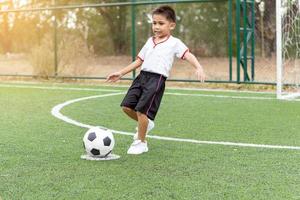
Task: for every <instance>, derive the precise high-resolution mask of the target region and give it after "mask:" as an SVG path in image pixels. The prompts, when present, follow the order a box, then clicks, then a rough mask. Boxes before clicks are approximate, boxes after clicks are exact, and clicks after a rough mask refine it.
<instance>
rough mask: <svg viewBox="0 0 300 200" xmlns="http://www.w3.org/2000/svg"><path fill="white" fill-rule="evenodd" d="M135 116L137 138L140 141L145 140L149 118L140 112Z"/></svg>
mask: <svg viewBox="0 0 300 200" xmlns="http://www.w3.org/2000/svg"><path fill="white" fill-rule="evenodd" d="M137 118H138V139H139V140H141V141H142V142H145V138H146V132H147V127H148V123H149V120H148V117H147V115H145V114H143V113H140V112H137Z"/></svg>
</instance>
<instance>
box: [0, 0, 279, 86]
mask: <svg viewBox="0 0 300 200" xmlns="http://www.w3.org/2000/svg"><path fill="white" fill-rule="evenodd" d="M237 1H240V0H191V1H187V0H181V1H180V0H173V1H123V2H115V3H111V2H110V3H109V2H108V3H98V4H84V5H78V4H76V5H57V4H56V5H50V6H47V7H37V8H32V7H31V8H28V7H26V6H25V7H24V8H12V7H8V6H3V5H2V6H1V4H0V6H1V7H2V10H1V11H0V24H1V26H2V28H1V29H0V34H1V38H0V75H2V76H42V77H64V78H66V77H69V78H81V79H94V78H95V79H103V78H105V77H106V75H107V74H108V73H110V72H113V71H116V70H118V69H121V68H123V67H125V66H126V65H127V64H129V63H130V62H131V61H132V60H134V59H135V56H136V55H137V53H138V51H139V49H141V47H142V46H143V44H144V43H145V42H146V40H147V38H148V37H150V36H151V20H150V19H151V11H152V10H153V9H154V8H155V7H157V6H158V5H160V4H170V5H171V6H172V7H173V8H174V9H175V11H176V14H177V25H176V30H175V31H174V33H173V35H174V36H176V37H178V38H180V39H182V40H183V41H184V42H185V43H186V44H187V46H188V47H189V48H190V51H191V52H192V53H193V54H195V55H196V57H197V58H198V59H199V61H200V63H201V64H202V65H203V67H204V69H205V71H206V74H207V77H208V81H209V82H234V83H242V82H246V83H274V82H275V62H274V55H273V52H274V45H273V43H274V44H275V39H276V38H275V32H273V31H274V30H273V28H272V26H273V24H272V23H269V22H270V21H272V12H273V11H272V6H273V5H269V7H267V6H265V8H266V9H267V10H265V11H264V13H267V14H268V17H266V14H265V16H264V17H262V16H261V13H259V12H258V11H259V5H261V4H260V3H256V4H255V7H254V11H255V28H253V33H255V34H254V35H255V38H256V40H255V51H254V53H255V60H254V61H255V62H254V63H255V64H254V70H255V76H254V77H253V79H249V80H247V79H242V78H241V79H240V80H239V76H240V74H243V72H242V71H240V72H238V71H239V70H248V69H245V68H241V69H239V68H240V66H239V65H238V64H239V62H240V60H238V57H239V56H238V55H240V52H239V51H240V47H242V46H243V43H242V42H241V44H239V43H237V38H238V37H239V36H241V37H243V35H242V33H239V30H237V29H239V27H238V26H237V22H238V21H242V20H243V16H247V15H248V13H251V10H250V9H251V7H250V6H249V7H247V8H246V9H245V10H242V12H241V13H238V12H237V10H239V9H240V7H241V6H240V5H238V2H237ZM242 1H244V0H242ZM253 2H254V0H253ZM73 3H76V1H74V2H73ZM36 6H41V5H36ZM269 8H270V9H271V11H268V9H269ZM274 8H275V5H274ZM252 11H253V10H252ZM243 12H244V14H243ZM245 13H246V15H245ZM252 14H254V13H252ZM262 18H263V20H262ZM266 18H268V19H266ZM258 22H260V23H262V24H260V23H258ZM267 23H268V24H267ZM265 25H267V26H266V27H265ZM274 26H275V24H274ZM262 27H264V28H265V30H262ZM273 36H274V37H273ZM273 39H274V40H273ZM266 40H267V41H266ZM248 48H250V47H247V48H246V49H248ZM249 70H250V69H249ZM134 77H135V73H133V74H128V75H127V76H125V79H132V78H134ZM195 79H196V76H195V74H194V69H193V68H192V67H191V66H190V65H189V64H188V63H187V62H185V61H181V60H176V61H175V63H174V67H173V69H172V71H171V76H170V78H169V80H173V81H196V80H195Z"/></svg>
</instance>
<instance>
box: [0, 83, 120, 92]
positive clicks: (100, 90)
mask: <svg viewBox="0 0 300 200" xmlns="http://www.w3.org/2000/svg"><path fill="white" fill-rule="evenodd" d="M0 87H8V88H30V89H45V90H75V91H95V92H120V91H122V90H116V89H101V88H99V89H95V88H69V87H47V86H31V85H30V86H29V85H9V84H0Z"/></svg>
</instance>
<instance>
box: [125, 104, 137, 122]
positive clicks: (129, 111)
mask: <svg viewBox="0 0 300 200" xmlns="http://www.w3.org/2000/svg"><path fill="white" fill-rule="evenodd" d="M122 109H123V111H124V112H125V113H126V115H128V116H129V117H130V118H131V119H133V120H135V121H138V117H137V113H136V111H135V110H133V109H131V108H128V107H126V106H122Z"/></svg>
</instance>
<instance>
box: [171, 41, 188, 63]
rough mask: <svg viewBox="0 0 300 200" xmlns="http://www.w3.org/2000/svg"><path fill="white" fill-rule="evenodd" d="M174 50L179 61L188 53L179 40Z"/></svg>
mask: <svg viewBox="0 0 300 200" xmlns="http://www.w3.org/2000/svg"><path fill="white" fill-rule="evenodd" d="M174 49H175V55H176V57H177V58H180V59H184V55H185V54H186V53H187V52H188V51H189V48H188V47H187V46H186V45H185V44H184V43H183V42H182V41H181V40H179V39H178V40H177V42H176V46H175V48H174Z"/></svg>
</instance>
